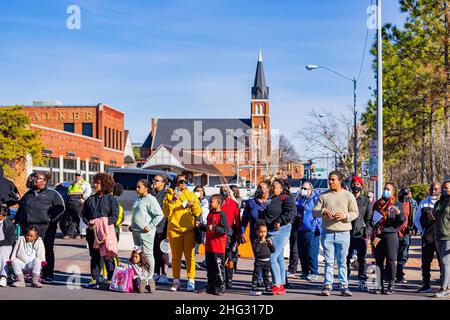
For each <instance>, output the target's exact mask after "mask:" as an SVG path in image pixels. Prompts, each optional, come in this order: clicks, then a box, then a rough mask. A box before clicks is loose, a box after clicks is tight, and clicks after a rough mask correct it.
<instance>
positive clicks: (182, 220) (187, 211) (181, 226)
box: [163, 188, 202, 237]
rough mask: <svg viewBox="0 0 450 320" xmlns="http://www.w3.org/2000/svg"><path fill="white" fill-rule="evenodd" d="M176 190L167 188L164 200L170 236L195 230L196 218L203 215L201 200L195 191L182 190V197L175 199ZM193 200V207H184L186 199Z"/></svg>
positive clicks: (164, 210)
mask: <svg viewBox="0 0 450 320" xmlns="http://www.w3.org/2000/svg"><path fill="white" fill-rule="evenodd" d="M173 195H174V190H173V189H172V188H169V189H167V195H166V197H165V198H164V201H163V212H164V215H165V216H166V218H167V221H168V225H167V233H168V235H169V237H170V235H171V233H173V232H175V233H186V232H189V231H192V230H194V226H195V225H194V221H195V220H194V219H195V217H200V216H201V215H202V208H201V207H200V201H199V200H198V198H197V196H196V195H195V193H194V192H192V191H190V190H188V189H185V190H184V191H182V192H181V196H180V198H178V199H177V200H176V201H173V200H174V198H173ZM187 200H188V201H192V202H193V203H194V204H193V205H192V207H190V208H188V207H186V208H185V207H184V206H183V203H184V202H185V201H187Z"/></svg>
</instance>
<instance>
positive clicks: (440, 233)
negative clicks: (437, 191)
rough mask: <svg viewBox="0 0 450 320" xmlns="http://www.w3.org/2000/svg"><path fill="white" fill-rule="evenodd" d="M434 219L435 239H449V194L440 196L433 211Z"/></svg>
mask: <svg viewBox="0 0 450 320" xmlns="http://www.w3.org/2000/svg"><path fill="white" fill-rule="evenodd" d="M433 214H434V217H435V218H436V221H435V223H434V233H435V237H436V240H441V241H449V240H450V196H441V198H440V199H439V201H438V202H436V204H435V206H434V211H433Z"/></svg>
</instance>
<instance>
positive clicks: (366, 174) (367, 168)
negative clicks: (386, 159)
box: [361, 161, 370, 178]
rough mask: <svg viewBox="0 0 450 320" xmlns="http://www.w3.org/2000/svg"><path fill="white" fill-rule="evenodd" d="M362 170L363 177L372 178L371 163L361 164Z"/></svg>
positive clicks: (364, 162)
mask: <svg viewBox="0 0 450 320" xmlns="http://www.w3.org/2000/svg"><path fill="white" fill-rule="evenodd" d="M361 169H362V177H363V178H369V177H370V162H369V161H363V162H361Z"/></svg>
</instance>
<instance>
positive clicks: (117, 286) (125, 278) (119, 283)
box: [109, 265, 134, 293]
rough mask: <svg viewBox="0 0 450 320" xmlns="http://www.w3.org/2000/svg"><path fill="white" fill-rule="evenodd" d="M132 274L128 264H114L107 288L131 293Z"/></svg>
mask: <svg viewBox="0 0 450 320" xmlns="http://www.w3.org/2000/svg"><path fill="white" fill-rule="evenodd" d="M133 275H134V271H133V268H131V267H130V266H128V265H127V266H121V265H119V266H116V268H115V269H114V274H113V276H112V279H111V285H110V286H109V289H110V290H112V291H117V292H124V293H132V292H133Z"/></svg>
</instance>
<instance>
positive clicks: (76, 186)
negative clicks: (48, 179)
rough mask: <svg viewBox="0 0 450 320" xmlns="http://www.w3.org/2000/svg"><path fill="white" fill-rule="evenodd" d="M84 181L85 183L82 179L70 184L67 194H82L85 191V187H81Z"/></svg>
mask: <svg viewBox="0 0 450 320" xmlns="http://www.w3.org/2000/svg"><path fill="white" fill-rule="evenodd" d="M83 183H84V181H83V180H80V181H77V182H74V183H72V184H71V185H70V187H69V189H68V190H67V194H68V195H69V196H72V195H82V194H83V193H84V190H83V188H82V187H81V186H82V184H83Z"/></svg>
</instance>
